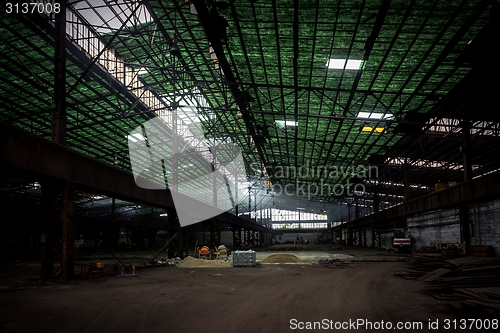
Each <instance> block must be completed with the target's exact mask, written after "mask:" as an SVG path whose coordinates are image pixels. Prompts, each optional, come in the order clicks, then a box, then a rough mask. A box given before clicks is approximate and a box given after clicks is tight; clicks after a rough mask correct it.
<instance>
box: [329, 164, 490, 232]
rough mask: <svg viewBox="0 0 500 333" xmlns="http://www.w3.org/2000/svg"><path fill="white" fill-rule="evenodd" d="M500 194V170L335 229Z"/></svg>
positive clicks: (368, 224) (377, 221) (365, 224)
mask: <svg viewBox="0 0 500 333" xmlns="http://www.w3.org/2000/svg"><path fill="white" fill-rule="evenodd" d="M498 197H500V171H497V172H495V173H492V174H489V175H486V176H483V177H479V178H475V179H472V180H469V181H467V182H463V183H461V184H458V185H455V186H452V187H449V188H446V189H443V190H439V191H436V192H432V193H430V194H427V195H425V196H422V197H419V198H416V199H413V200H410V201H407V202H404V203H401V204H399V205H397V206H394V207H391V208H388V209H385V210H382V211H379V212H376V213H373V214H371V215H367V216H364V217H362V218H360V219H357V220H353V221H350V222H347V223H344V224H342V225H338V226H335V227H333V229H342V228H350V227H354V226H355V227H364V226H370V224H372V223H373V224H374V225H379V224H380V223H383V222H385V221H388V220H396V219H401V218H402V217H405V216H409V215H412V214H417V213H422V212H426V211H431V210H436V209H443V208H448V207H454V206H455V207H456V206H459V205H462V204H467V203H473V202H479V201H484V200H489V199H491V198H498Z"/></svg>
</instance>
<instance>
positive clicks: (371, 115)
mask: <svg viewBox="0 0 500 333" xmlns="http://www.w3.org/2000/svg"><path fill="white" fill-rule="evenodd" d="M390 117H391V115H390V114H386V113H377V112H362V111H360V112H358V115H357V116H356V118H363V119H389V118H390Z"/></svg>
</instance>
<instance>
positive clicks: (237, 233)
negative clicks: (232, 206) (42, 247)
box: [233, 226, 241, 250]
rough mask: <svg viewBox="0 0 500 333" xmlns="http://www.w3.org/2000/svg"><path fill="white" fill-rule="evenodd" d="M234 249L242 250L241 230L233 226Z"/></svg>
mask: <svg viewBox="0 0 500 333" xmlns="http://www.w3.org/2000/svg"><path fill="white" fill-rule="evenodd" d="M233 249H234V250H239V249H241V228H240V227H236V226H233Z"/></svg>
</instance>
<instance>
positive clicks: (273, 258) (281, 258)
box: [261, 253, 309, 264]
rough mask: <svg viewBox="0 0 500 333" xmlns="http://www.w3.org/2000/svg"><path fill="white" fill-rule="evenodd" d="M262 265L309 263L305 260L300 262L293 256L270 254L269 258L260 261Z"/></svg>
mask: <svg viewBox="0 0 500 333" xmlns="http://www.w3.org/2000/svg"><path fill="white" fill-rule="evenodd" d="M261 263H262V264H304V263H309V261H307V260H301V259H299V257H297V256H296V255H295V254H288V253H283V254H281V253H279V254H271V255H270V256H269V257H267V258H265V259H264V260H261Z"/></svg>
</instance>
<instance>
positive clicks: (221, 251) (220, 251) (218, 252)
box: [215, 245, 231, 261]
mask: <svg viewBox="0 0 500 333" xmlns="http://www.w3.org/2000/svg"><path fill="white" fill-rule="evenodd" d="M230 254H231V250H229V249H228V248H227V247H225V246H224V245H219V247H216V248H215V260H217V261H219V257H220V256H223V257H224V256H225V257H224V261H228V260H229V255H230Z"/></svg>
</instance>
